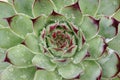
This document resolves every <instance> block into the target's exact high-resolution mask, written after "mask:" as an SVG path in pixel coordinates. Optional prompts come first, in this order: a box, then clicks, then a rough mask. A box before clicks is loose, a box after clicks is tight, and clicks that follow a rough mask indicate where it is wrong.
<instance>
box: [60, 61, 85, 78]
mask: <svg viewBox="0 0 120 80" xmlns="http://www.w3.org/2000/svg"><path fill="white" fill-rule="evenodd" d="M82 71H83V70H82V67H81V65H80V64H73V63H68V64H66V65H63V66H60V67H58V72H59V74H60V75H61V76H62V77H63V78H65V79H72V78H75V77H77V76H78V75H79V74H80V73H81V72H82Z"/></svg>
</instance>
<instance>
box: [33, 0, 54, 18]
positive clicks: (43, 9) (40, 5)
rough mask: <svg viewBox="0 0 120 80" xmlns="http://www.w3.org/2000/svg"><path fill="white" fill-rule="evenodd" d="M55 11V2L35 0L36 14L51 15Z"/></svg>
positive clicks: (34, 8) (34, 10) (34, 9)
mask: <svg viewBox="0 0 120 80" xmlns="http://www.w3.org/2000/svg"><path fill="white" fill-rule="evenodd" d="M52 11H53V4H52V3H51V1H50V0H35V2H34V5H33V12H34V16H35V17H38V16H39V15H41V14H45V15H49V14H50V13H51V12H52Z"/></svg>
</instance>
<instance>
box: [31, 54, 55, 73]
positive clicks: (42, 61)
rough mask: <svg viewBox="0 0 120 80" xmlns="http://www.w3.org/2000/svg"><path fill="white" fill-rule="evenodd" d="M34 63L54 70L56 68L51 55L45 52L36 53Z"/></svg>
mask: <svg viewBox="0 0 120 80" xmlns="http://www.w3.org/2000/svg"><path fill="white" fill-rule="evenodd" d="M32 62H33V64H34V65H36V66H37V67H40V68H43V69H46V70H48V71H54V70H55V68H56V65H55V64H54V63H52V62H51V61H50V59H49V57H47V56H45V55H44V54H38V55H36V56H35V57H34V58H33V60H32Z"/></svg>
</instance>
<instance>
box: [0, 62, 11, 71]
mask: <svg viewBox="0 0 120 80" xmlns="http://www.w3.org/2000/svg"><path fill="white" fill-rule="evenodd" d="M9 65H10V64H9V63H7V62H0V73H2V72H3V71H4V70H5V69H6V68H7V67H8V66H9Z"/></svg>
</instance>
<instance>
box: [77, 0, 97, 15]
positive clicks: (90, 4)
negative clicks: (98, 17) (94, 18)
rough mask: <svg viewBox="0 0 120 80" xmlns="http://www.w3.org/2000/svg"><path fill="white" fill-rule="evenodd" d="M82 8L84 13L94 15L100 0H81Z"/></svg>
mask: <svg viewBox="0 0 120 80" xmlns="http://www.w3.org/2000/svg"><path fill="white" fill-rule="evenodd" d="M79 5H80V9H81V11H82V13H83V14H89V15H94V14H95V13H96V11H97V8H98V6H99V1H98V0H79Z"/></svg>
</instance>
